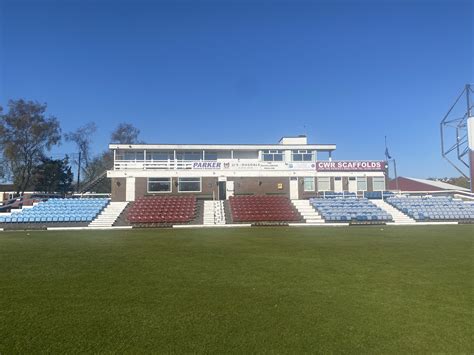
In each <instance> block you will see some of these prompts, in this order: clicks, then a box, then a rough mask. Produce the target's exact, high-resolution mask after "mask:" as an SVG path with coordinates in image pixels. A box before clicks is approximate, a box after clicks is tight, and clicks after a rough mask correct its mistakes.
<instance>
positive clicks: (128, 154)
mask: <svg viewBox="0 0 474 355" xmlns="http://www.w3.org/2000/svg"><path fill="white" fill-rule="evenodd" d="M115 159H116V160H129V161H135V160H143V151H139V152H136V151H133V150H132V151H117V153H116V155H115Z"/></svg>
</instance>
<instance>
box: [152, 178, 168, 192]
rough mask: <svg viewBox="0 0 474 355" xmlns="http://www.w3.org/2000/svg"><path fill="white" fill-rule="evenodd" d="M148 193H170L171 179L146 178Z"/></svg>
mask: <svg viewBox="0 0 474 355" xmlns="http://www.w3.org/2000/svg"><path fill="white" fill-rule="evenodd" d="M148 192H171V178H148Z"/></svg>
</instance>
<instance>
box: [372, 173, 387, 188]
mask: <svg viewBox="0 0 474 355" xmlns="http://www.w3.org/2000/svg"><path fill="white" fill-rule="evenodd" d="M372 189H373V190H374V191H384V190H385V177H383V176H374V177H373V178H372Z"/></svg>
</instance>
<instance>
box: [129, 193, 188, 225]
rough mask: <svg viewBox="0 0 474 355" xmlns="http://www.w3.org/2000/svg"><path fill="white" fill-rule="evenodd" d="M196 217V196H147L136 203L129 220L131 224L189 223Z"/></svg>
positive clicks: (131, 209)
mask: <svg viewBox="0 0 474 355" xmlns="http://www.w3.org/2000/svg"><path fill="white" fill-rule="evenodd" d="M195 215H196V197H194V196H147V197H142V198H139V199H138V200H136V201H135V202H134V204H133V205H132V207H131V208H130V210H129V212H128V220H129V221H130V222H131V223H187V222H190V221H191V220H193V219H194V218H195Z"/></svg>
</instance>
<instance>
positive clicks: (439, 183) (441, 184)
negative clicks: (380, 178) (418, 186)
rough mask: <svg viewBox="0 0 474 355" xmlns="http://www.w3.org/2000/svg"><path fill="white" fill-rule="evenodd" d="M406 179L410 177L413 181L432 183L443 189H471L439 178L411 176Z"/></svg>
mask: <svg viewBox="0 0 474 355" xmlns="http://www.w3.org/2000/svg"><path fill="white" fill-rule="evenodd" d="M405 179H410V180H412V181H416V182H419V183H422V184H426V185H431V186H433V187H436V188H438V189H442V190H463V191H470V190H469V189H466V188H465V187H461V186H457V185H453V184H448V183H447V182H443V181H437V180H428V179H417V178H411V177H405Z"/></svg>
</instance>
